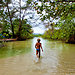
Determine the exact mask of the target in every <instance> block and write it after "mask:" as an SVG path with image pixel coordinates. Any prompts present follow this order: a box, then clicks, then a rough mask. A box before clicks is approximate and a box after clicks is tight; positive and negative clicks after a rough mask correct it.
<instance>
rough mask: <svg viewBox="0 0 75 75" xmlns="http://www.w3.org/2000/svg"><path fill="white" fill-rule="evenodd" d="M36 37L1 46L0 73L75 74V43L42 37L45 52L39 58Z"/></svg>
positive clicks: (29, 74)
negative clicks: (36, 49)
mask: <svg viewBox="0 0 75 75" xmlns="http://www.w3.org/2000/svg"><path fill="white" fill-rule="evenodd" d="M36 39H37V38H33V39H30V40H26V41H14V42H7V43H6V47H3V48H0V75H75V44H66V43H62V42H61V41H49V40H45V39H42V38H41V43H42V46H43V49H44V52H43V53H42V52H41V59H37V58H36V55H35V46H34V45H35V43H36Z"/></svg>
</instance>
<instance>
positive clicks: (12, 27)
mask: <svg viewBox="0 0 75 75" xmlns="http://www.w3.org/2000/svg"><path fill="white" fill-rule="evenodd" d="M7 9H8V14H9V18H10V24H11V29H12V36H13V38H14V37H15V36H14V26H13V24H12V17H11V15H10V11H9V7H8V2H7Z"/></svg>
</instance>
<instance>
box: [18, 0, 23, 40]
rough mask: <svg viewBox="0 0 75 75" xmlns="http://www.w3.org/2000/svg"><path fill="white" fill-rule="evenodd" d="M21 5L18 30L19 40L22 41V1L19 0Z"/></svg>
mask: <svg viewBox="0 0 75 75" xmlns="http://www.w3.org/2000/svg"><path fill="white" fill-rule="evenodd" d="M19 5H20V19H19V20H20V21H19V22H20V23H19V29H18V40H21V30H22V20H21V0H19Z"/></svg>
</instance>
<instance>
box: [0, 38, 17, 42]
mask: <svg viewBox="0 0 75 75" xmlns="http://www.w3.org/2000/svg"><path fill="white" fill-rule="evenodd" d="M3 41H4V42H10V41H17V38H15V39H0V42H3Z"/></svg>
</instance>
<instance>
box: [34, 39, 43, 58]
mask: <svg viewBox="0 0 75 75" xmlns="http://www.w3.org/2000/svg"><path fill="white" fill-rule="evenodd" d="M35 48H36V55H37V57H39V58H40V48H41V49H42V46H41V43H40V39H37V43H36V44H35ZM42 52H43V49H42ZM38 53H39V56H38Z"/></svg>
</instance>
